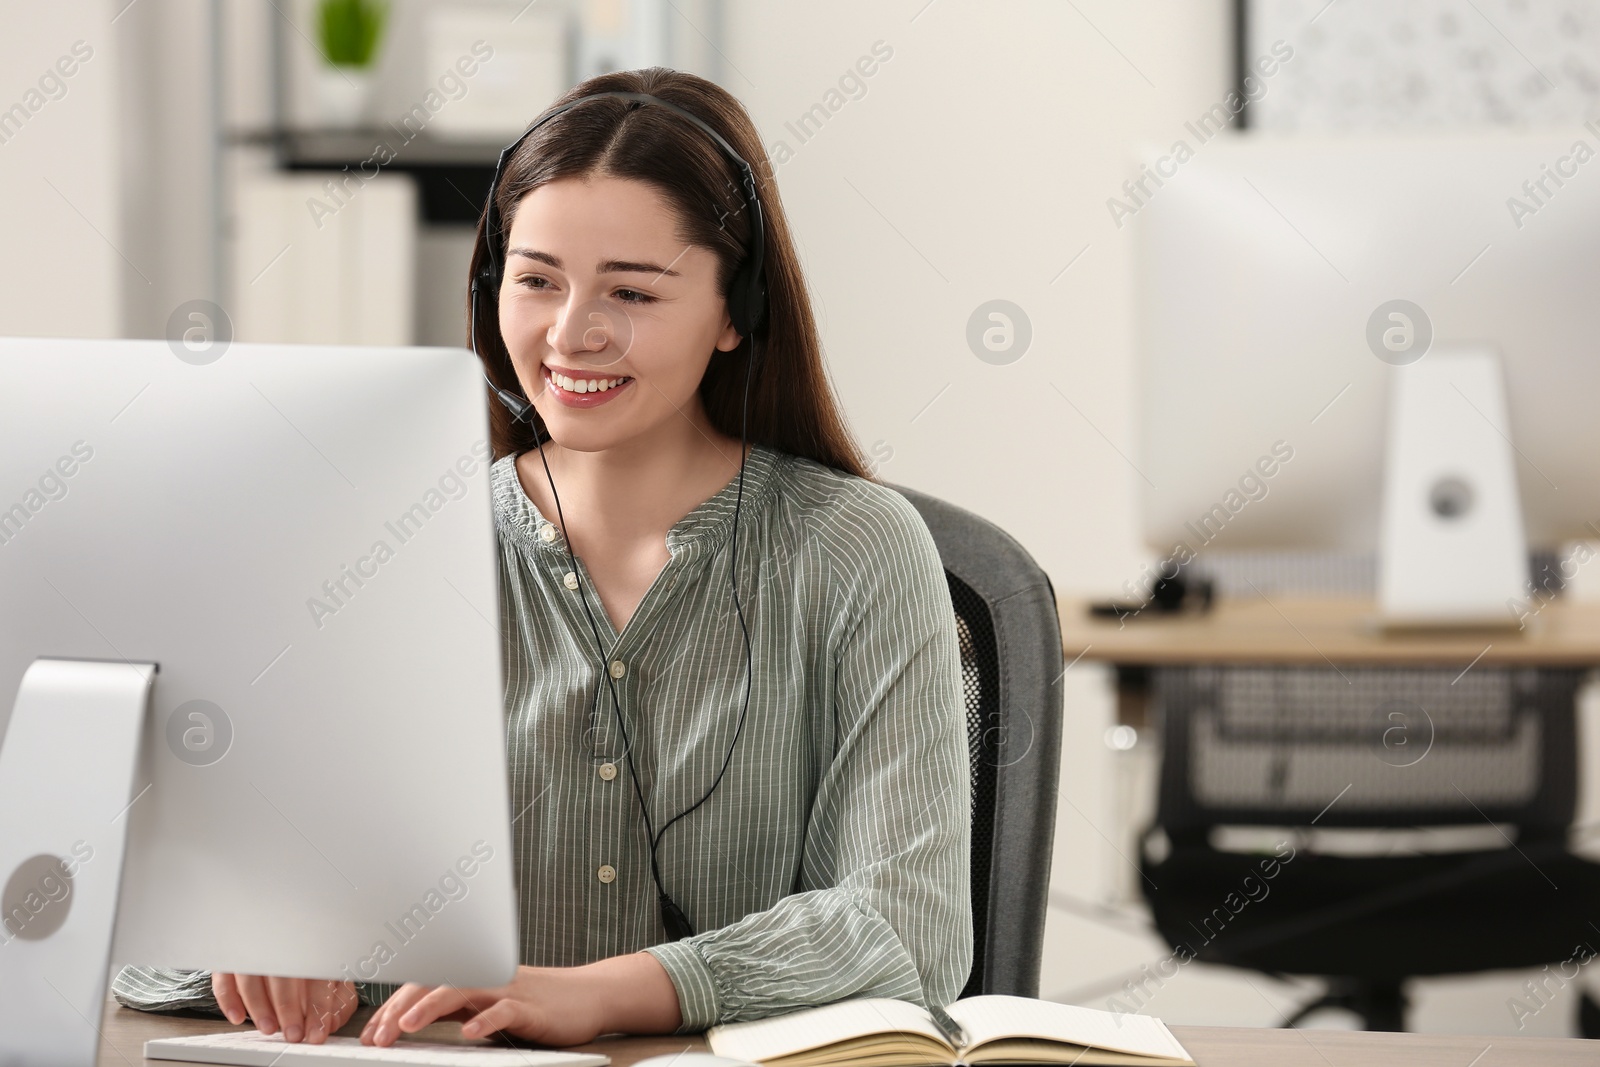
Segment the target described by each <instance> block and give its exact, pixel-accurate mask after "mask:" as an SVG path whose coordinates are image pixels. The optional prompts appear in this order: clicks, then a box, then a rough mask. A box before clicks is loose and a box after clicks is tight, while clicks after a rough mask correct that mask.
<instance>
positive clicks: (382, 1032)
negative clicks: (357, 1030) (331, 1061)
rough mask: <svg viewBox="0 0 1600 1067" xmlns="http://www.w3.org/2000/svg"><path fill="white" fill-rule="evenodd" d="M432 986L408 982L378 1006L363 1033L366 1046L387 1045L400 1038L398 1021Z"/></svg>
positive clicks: (362, 1036) (362, 1037)
mask: <svg viewBox="0 0 1600 1067" xmlns="http://www.w3.org/2000/svg"><path fill="white" fill-rule="evenodd" d="M431 988H432V987H431V986H425V985H418V984H417V983H415V982H407V983H406V984H405V985H403V986H401V987H400V988H399V989H396V990H395V991H394V993H393V994H391V995H390V997H389V999H388V1000H386V1001H384V1002H383V1003H382V1004H381V1005H379V1006H378V1010H377V1011H375V1012H373V1013H372V1018H370V1019H368V1020H367V1025H366V1028H365V1029H363V1030H362V1031H361V1041H362V1043H364V1044H373V1045H387V1044H390V1043H391V1042H393V1041H394V1039H395V1038H396V1037H399V1036H400V1024H399V1022H398V1021H397V1020H398V1019H399V1018H400V1016H401V1015H403V1014H405V1012H407V1011H409V1010H410V1008H411V1006H412V1005H413V1004H415V1003H416V1002H417V1001H419V1000H421V999H422V998H423V996H424V995H425V994H426V993H427V992H428V990H429V989H431Z"/></svg>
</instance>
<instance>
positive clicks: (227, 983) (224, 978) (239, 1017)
mask: <svg viewBox="0 0 1600 1067" xmlns="http://www.w3.org/2000/svg"><path fill="white" fill-rule="evenodd" d="M211 995H212V996H214V997H216V998H217V1007H218V1008H220V1009H221V1010H222V1014H224V1015H226V1016H227V1017H228V1021H229V1022H230V1023H233V1024H234V1025H235V1026H238V1025H239V1024H240V1023H242V1022H244V1001H243V1000H242V999H241V998H240V996H239V985H238V983H237V982H235V981H234V977H233V975H232V973H230V972H228V971H213V972H212V974H211Z"/></svg>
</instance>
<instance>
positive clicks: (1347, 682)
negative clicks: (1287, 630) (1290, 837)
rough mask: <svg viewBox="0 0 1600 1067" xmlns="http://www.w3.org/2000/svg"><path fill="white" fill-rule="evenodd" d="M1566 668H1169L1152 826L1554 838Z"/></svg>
mask: <svg viewBox="0 0 1600 1067" xmlns="http://www.w3.org/2000/svg"><path fill="white" fill-rule="evenodd" d="M1581 678H1582V672H1581V671H1579V670H1551V669H1537V670H1536V669H1529V668H1508V667H1493V666H1483V665H1478V666H1474V667H1472V668H1470V669H1469V670H1467V671H1465V672H1463V671H1462V670H1461V669H1460V668H1458V667H1441V668H1421V669H1393V668H1377V667H1368V668H1362V667H1340V668H1338V669H1333V668H1330V667H1276V666H1275V667H1229V668H1213V667H1171V668H1161V669H1159V670H1157V671H1156V672H1155V678H1154V696H1155V707H1156V710H1157V712H1158V714H1160V715H1161V716H1162V736H1163V739H1164V745H1165V755H1164V758H1163V761H1162V779H1161V794H1160V800H1159V808H1158V813H1157V819H1156V821H1157V822H1158V823H1159V824H1160V825H1161V826H1162V827H1163V828H1164V829H1165V830H1166V831H1167V833H1168V834H1169V835H1172V834H1177V835H1179V836H1183V835H1185V834H1188V835H1193V834H1195V833H1198V832H1200V831H1203V830H1205V829H1207V828H1209V827H1211V826H1214V825H1221V824H1227V825H1275V826H1307V825H1311V824H1313V823H1314V824H1315V825H1317V826H1320V827H1330V826H1344V827H1378V826H1448V825H1457V824H1477V825H1482V824H1483V823H1484V821H1485V820H1489V821H1493V822H1497V823H1508V824H1512V825H1514V826H1516V827H1518V828H1519V829H1520V830H1521V831H1522V832H1523V833H1524V834H1525V835H1528V836H1531V837H1540V836H1553V835H1556V834H1560V833H1564V832H1565V830H1566V827H1567V826H1568V824H1569V823H1570V822H1571V819H1572V815H1573V808H1574V804H1575V795H1576V772H1577V764H1576V755H1575V738H1574V724H1573V700H1574V694H1575V692H1576V690H1577V687H1578V685H1579V683H1580V681H1581Z"/></svg>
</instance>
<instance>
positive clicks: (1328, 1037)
mask: <svg viewBox="0 0 1600 1067" xmlns="http://www.w3.org/2000/svg"><path fill="white" fill-rule="evenodd" d="M371 1013H372V1009H371V1008H362V1009H361V1010H360V1011H358V1012H357V1013H356V1015H355V1017H354V1018H353V1019H351V1020H350V1022H349V1023H348V1024H346V1026H345V1028H344V1029H343V1030H341V1031H340V1033H341V1034H345V1035H348V1036H352V1037H353V1036H355V1035H356V1034H359V1033H360V1032H361V1027H362V1024H364V1023H365V1022H366V1019H367V1016H369V1015H370V1014H371ZM235 1029H237V1030H246V1029H248V1027H243V1026H241V1027H234V1026H230V1025H228V1023H227V1022H226V1021H224V1020H221V1019H201V1018H182V1017H177V1016H172V1015H160V1014H156V1013H151V1012H141V1011H130V1010H129V1009H127V1008H124V1007H122V1006H120V1005H118V1004H117V1003H116V1002H115V1001H107V1007H106V1016H105V1023H104V1025H103V1026H102V1027H101V1031H102V1033H103V1034H104V1035H105V1040H104V1041H103V1042H102V1043H101V1048H100V1064H99V1067H136V1065H138V1064H140V1063H142V1062H143V1063H149V1064H151V1065H152V1067H154V1065H157V1064H170V1063H171V1062H172V1061H170V1060H148V1061H146V1060H143V1055H144V1043H145V1041H146V1040H148V1039H149V1038H152V1037H182V1036H185V1035H188V1034H205V1033H217V1032H219V1031H227V1030H235ZM452 1031H453V1033H452ZM1172 1032H1173V1033H1174V1034H1175V1035H1176V1036H1177V1038H1178V1040H1179V1041H1181V1042H1183V1047H1184V1048H1186V1049H1188V1050H1189V1054H1190V1055H1192V1056H1193V1057H1194V1058H1195V1062H1196V1063H1197V1064H1199V1065H1200V1067H1269V1065H1270V1067H1357V1065H1360V1067H1390V1065H1393V1067H1434V1065H1438V1067H1469V1065H1470V1067H1513V1065H1515V1067H1566V1065H1567V1064H1572V1065H1574V1067H1576V1065H1578V1064H1583V1065H1586V1067H1594V1064H1595V1063H1597V1062H1600V1041H1577V1040H1556V1039H1552V1038H1534V1037H1456V1036H1441V1035H1436V1034H1371V1033H1356V1032H1350V1031H1342V1030H1266V1029H1262V1030H1257V1029H1244V1028H1238V1027H1225V1026H1174V1027H1173V1028H1172ZM418 1036H419V1037H421V1038H423V1039H425V1040H428V1041H457V1042H459V1041H461V1027H460V1024H459V1023H435V1024H434V1025H432V1026H429V1027H427V1028H426V1029H424V1030H423V1031H421V1033H420V1034H419V1035H418ZM463 1043H470V1044H485V1043H486V1042H463ZM577 1048H578V1050H581V1051H584V1052H591V1051H592V1052H600V1053H604V1054H605V1055H607V1056H610V1057H611V1065H612V1067H631V1065H632V1064H633V1063H635V1062H637V1061H638V1060H641V1059H644V1058H645V1057H648V1056H657V1055H661V1054H662V1053H668V1052H681V1051H683V1050H685V1049H696V1050H703V1049H704V1048H705V1042H704V1040H703V1039H701V1038H700V1037H698V1036H694V1037H611V1038H604V1039H602V1040H600V1041H595V1042H593V1043H591V1044H588V1045H580V1046H578V1047H577Z"/></svg>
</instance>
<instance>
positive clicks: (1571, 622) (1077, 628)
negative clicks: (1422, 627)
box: [1057, 595, 1600, 729]
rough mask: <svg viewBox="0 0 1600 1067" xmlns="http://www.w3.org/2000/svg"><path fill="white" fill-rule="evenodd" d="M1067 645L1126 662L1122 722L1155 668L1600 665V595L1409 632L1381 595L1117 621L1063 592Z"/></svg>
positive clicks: (1238, 603) (1221, 603) (1139, 715)
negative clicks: (1395, 626) (1391, 620)
mask: <svg viewBox="0 0 1600 1067" xmlns="http://www.w3.org/2000/svg"><path fill="white" fill-rule="evenodd" d="M1057 607H1058V609H1059V610H1060V615H1061V648H1062V652H1063V653H1064V654H1065V656H1066V662H1067V663H1068V664H1071V663H1074V662H1076V661H1077V660H1079V659H1082V660H1084V661H1086V662H1099V663H1105V664H1109V665H1111V666H1114V667H1115V668H1116V669H1117V721H1118V722H1121V723H1126V724H1128V725H1131V726H1135V727H1138V728H1140V729H1142V728H1143V727H1144V726H1145V725H1146V723H1147V716H1146V701H1147V697H1148V682H1149V670H1150V668H1153V667H1177V666H1193V665H1200V664H1211V665H1216V666H1226V665H1239V666H1244V665H1253V666H1285V667H1288V666H1313V667H1315V666H1323V665H1334V666H1358V665H1359V666H1369V667H1452V668H1454V669H1456V670H1465V669H1466V668H1467V667H1468V666H1469V665H1476V664H1483V665H1498V666H1519V667H1584V668H1592V667H1596V666H1600V603H1597V602H1592V601H1562V600H1554V601H1551V602H1550V603H1549V604H1546V605H1545V606H1544V608H1543V609H1542V610H1540V611H1539V612H1537V613H1536V614H1534V615H1533V616H1532V617H1531V618H1530V619H1529V620H1528V621H1527V627H1526V628H1525V629H1523V630H1465V631H1439V630H1433V631H1401V632H1396V633H1385V632H1383V631H1381V630H1379V629H1378V628H1377V626H1376V619H1377V612H1378V605H1377V603H1376V602H1375V601H1373V600H1366V599H1353V598H1310V597H1291V596H1282V597H1280V596H1276V595H1273V596H1268V597H1248V598H1247V597H1239V598H1228V599H1218V601H1217V602H1216V604H1215V605H1214V606H1213V607H1212V609H1211V610H1210V611H1207V612H1204V613H1193V612H1181V613H1177V614H1170V615H1169V614H1163V613H1160V612H1156V611H1144V612H1141V613H1139V614H1138V615H1136V616H1133V617H1130V618H1127V619H1123V620H1118V619H1116V618H1099V617H1096V616H1092V615H1090V614H1089V602H1088V601H1087V600H1082V599H1078V598H1066V597H1063V598H1060V599H1058V600H1057Z"/></svg>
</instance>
